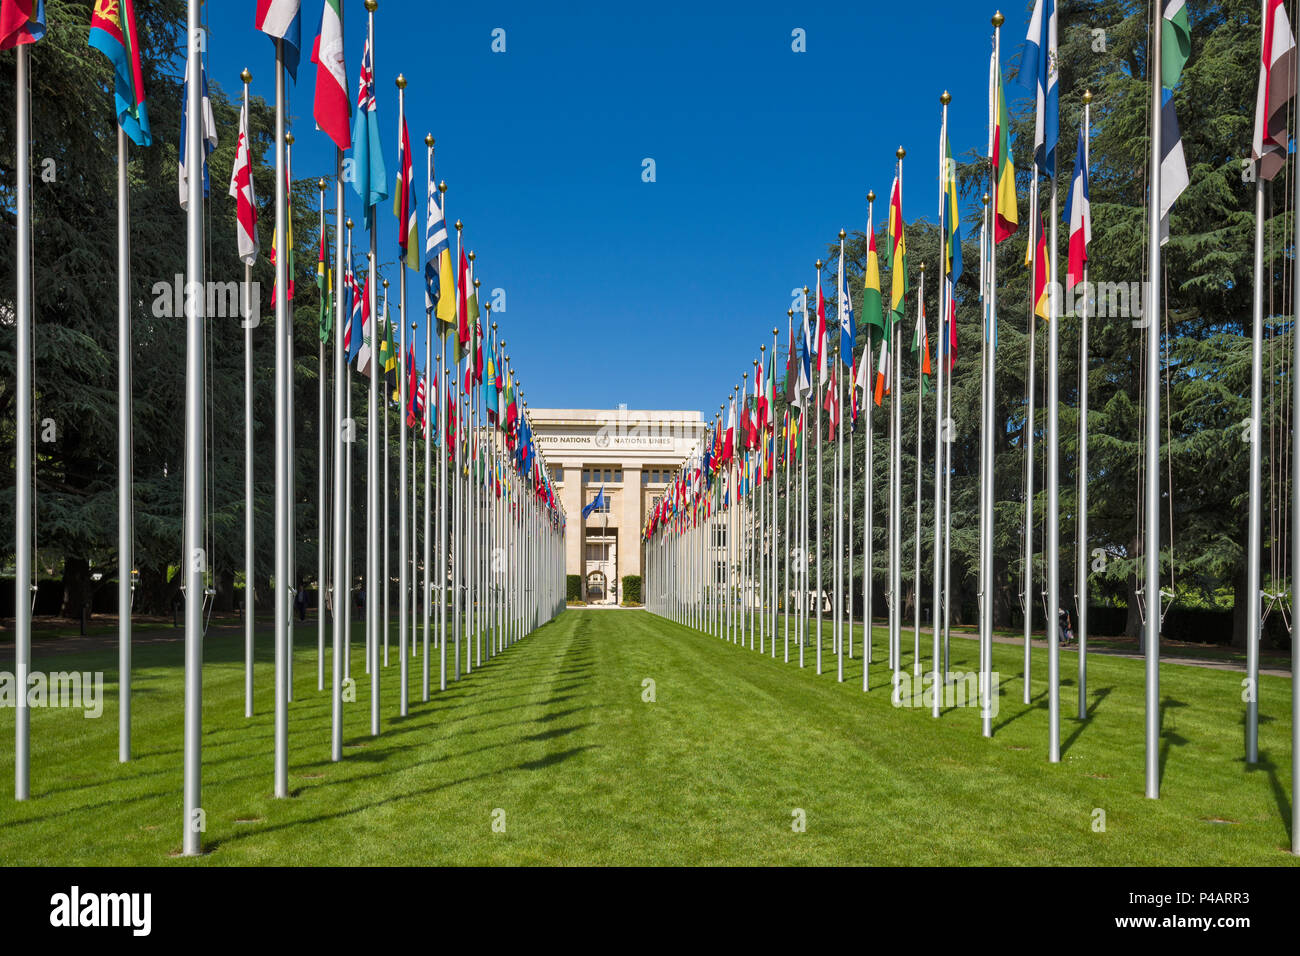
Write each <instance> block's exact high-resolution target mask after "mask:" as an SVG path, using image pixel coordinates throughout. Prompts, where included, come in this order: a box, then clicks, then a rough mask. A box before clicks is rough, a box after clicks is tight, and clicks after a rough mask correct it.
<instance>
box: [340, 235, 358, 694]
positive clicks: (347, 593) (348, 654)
mask: <svg viewBox="0 0 1300 956" xmlns="http://www.w3.org/2000/svg"><path fill="white" fill-rule="evenodd" d="M347 227H348V269H349V271H350V270H351V269H352V227H353V222H352V219H351V217H349V218H348V222H347ZM356 281H357V280H356V276H355V275H353V277H352V285H353V289H352V295H353V297H354V298H355V297H356V295H357V289H356ZM348 324H349V326H350V325H351V324H352V313H351V310H350V308H349V311H348ZM348 358H349V359H350V358H351V356H349V357H348ZM344 379H345V380H344V384H343V390H344V393H345V395H346V396H347V425H348V427H347V441H348V446H347V456H348V460H347V480H346V481H345V482H344V484H345V485H346V488H345V489H344V495H343V503H344V521H343V555H344V558H343V560H344V563H345V566H346V567H345V574H344V581H345V582H346V583H345V585H344V588H343V596H344V601H343V608H344V618H343V642H344V648H343V676H344V678H346V679H351V677H352V459H353V457H354V456H353V454H352V452H353V448H352V446H353V445H354V444H355V443H356V439H357V432H356V422H355V421H354V420H353V418H352V363H351V361H349V362H348V363H347V369H346V371H345V372H344ZM335 601H336V602H337V601H338V598H337V597H336V598H335Z"/></svg>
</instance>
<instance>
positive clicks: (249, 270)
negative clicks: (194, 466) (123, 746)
mask: <svg viewBox="0 0 1300 956" xmlns="http://www.w3.org/2000/svg"><path fill="white" fill-rule="evenodd" d="M239 78H240V79H241V80H243V82H244V110H245V115H247V110H248V84H249V83H250V82H252V79H253V74H252V73H250V72H249V71H248V70H246V69H245V70H244V71H242V72H241V73H240V74H239ZM250 175H251V173H250ZM321 207H322V210H321V214H322V216H323V215H324V203H323V202H322V203H321ZM252 285H253V266H252V264H251V263H245V264H244V296H243V301H244V303H245V306H244V307H245V310H246V311H245V314H244V716H245V717H252V716H253V626H254V620H253V612H254V604H255V601H254V599H253V598H254V594H253V581H254V578H255V577H256V574H255V571H254V552H253V517H254V516H253V326H254V324H255V323H254V321H253V315H252V311H251V309H249V306H250V305H251V304H252V291H251V290H252ZM260 318H261V317H260V316H259V317H258V319H259V321H260ZM120 427H121V425H120V424H119V428H120ZM118 602H119V613H120V604H121V592H120V591H119V592H118ZM128 653H130V651H129V648H128ZM129 677H130V675H129V672H124V678H123V679H124V680H129ZM125 686H126V685H124V690H123V697H124V699H125V698H126V690H125ZM126 719H127V721H128V722H129V720H130V717H129V715H128V716H127V718H126ZM128 727H129V724H128ZM127 756H129V753H128V754H127Z"/></svg>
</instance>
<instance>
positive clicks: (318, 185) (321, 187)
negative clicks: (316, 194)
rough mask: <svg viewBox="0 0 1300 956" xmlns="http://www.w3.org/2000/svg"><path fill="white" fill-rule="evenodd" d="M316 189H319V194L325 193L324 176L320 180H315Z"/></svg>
mask: <svg viewBox="0 0 1300 956" xmlns="http://www.w3.org/2000/svg"><path fill="white" fill-rule="evenodd" d="M316 188H317V189H319V190H320V191H321V192H324V191H325V177H324V176H322V177H321V178H320V179H318V180H316Z"/></svg>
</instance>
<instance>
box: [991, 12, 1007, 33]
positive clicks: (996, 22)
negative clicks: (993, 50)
mask: <svg viewBox="0 0 1300 956" xmlns="http://www.w3.org/2000/svg"><path fill="white" fill-rule="evenodd" d="M1006 22H1007V18H1006V17H1004V16H1003V15H1002V11H1001V10H999V11H998V12H997V13H995V14H993V26H994V28H995V29H1000V28H1001V26H1002V24H1004V23H1006Z"/></svg>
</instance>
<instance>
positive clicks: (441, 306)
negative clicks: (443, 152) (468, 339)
mask: <svg viewBox="0 0 1300 956" xmlns="http://www.w3.org/2000/svg"><path fill="white" fill-rule="evenodd" d="M426 204H427V211H426V217H425V226H424V309H425V311H426V312H428V313H430V314H432V313H433V311H434V309H435V307H436V308H437V315H438V319H439V320H440V321H442V322H444V323H448V324H450V323H454V322H455V321H456V295H455V287H456V283H455V281H454V280H453V278H452V272H451V243H450V241H449V240H448V238H447V220H446V219H445V218H444V217H443V214H442V196H441V194H440V193H439V192H438V186H437V184H436V183H435V182H434V179H433V160H432V159H430V160H429V192H428V195H427V198H426ZM442 331H445V329H444V330H442ZM439 334H442V333H441V331H440V332H439Z"/></svg>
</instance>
